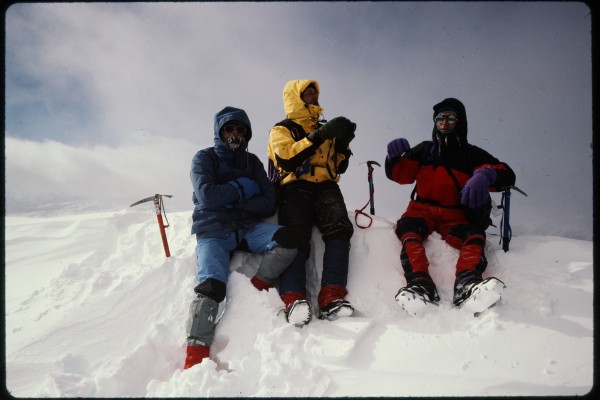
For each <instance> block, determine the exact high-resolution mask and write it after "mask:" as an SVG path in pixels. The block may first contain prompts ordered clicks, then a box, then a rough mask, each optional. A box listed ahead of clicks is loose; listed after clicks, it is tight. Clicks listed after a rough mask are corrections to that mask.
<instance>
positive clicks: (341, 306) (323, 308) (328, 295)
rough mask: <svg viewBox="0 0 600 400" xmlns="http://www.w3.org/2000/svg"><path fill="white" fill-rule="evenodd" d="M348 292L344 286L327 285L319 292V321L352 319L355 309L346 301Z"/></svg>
mask: <svg viewBox="0 0 600 400" xmlns="http://www.w3.org/2000/svg"><path fill="white" fill-rule="evenodd" d="M346 294H348V291H347V290H346V288H345V287H343V286H337V285H326V286H323V287H322V288H321V290H320V291H319V296H318V301H319V319H328V320H330V321H333V320H336V319H338V318H341V317H350V316H351V315H352V314H353V313H354V307H352V305H351V304H350V302H349V301H347V300H345V299H344V297H346Z"/></svg>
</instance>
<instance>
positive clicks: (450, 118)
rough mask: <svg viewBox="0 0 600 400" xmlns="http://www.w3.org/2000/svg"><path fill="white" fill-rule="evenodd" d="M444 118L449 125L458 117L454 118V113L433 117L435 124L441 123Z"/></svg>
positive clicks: (456, 120)
mask: <svg viewBox="0 0 600 400" xmlns="http://www.w3.org/2000/svg"><path fill="white" fill-rule="evenodd" d="M444 120H446V121H447V122H448V123H449V124H450V125H454V124H456V123H457V122H458V118H456V117H455V116H454V115H438V116H437V117H435V118H434V121H435V123H436V124H441V123H442V122H444Z"/></svg>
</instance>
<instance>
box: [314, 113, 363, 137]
mask: <svg viewBox="0 0 600 400" xmlns="http://www.w3.org/2000/svg"><path fill="white" fill-rule="evenodd" d="M350 124H352V122H350V120H349V119H348V118H345V117H335V118H334V119H332V120H330V121H328V122H326V123H325V125H323V126H322V127H321V128H320V131H321V132H323V138H324V139H330V140H333V139H334V138H335V139H339V138H341V137H342V136H343V135H344V133H345V132H346V130H348V129H349V128H350ZM354 127H355V128H356V125H354Z"/></svg>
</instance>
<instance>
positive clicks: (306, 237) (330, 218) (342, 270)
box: [279, 181, 354, 294]
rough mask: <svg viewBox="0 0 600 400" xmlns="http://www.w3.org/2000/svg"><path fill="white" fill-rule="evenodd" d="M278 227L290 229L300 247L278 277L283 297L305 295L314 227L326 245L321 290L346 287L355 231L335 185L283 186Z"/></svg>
mask: <svg viewBox="0 0 600 400" xmlns="http://www.w3.org/2000/svg"><path fill="white" fill-rule="evenodd" d="M279 224H281V225H284V226H286V227H288V228H289V231H290V234H294V235H297V236H296V240H297V243H299V246H298V254H297V256H296V259H295V260H294V262H292V264H291V265H290V266H289V267H288V268H287V269H286V270H285V271H284V272H283V273H282V274H281V276H280V277H279V291H280V293H282V294H283V293H286V292H300V293H303V292H305V286H306V270H305V262H306V260H307V258H308V256H309V255H310V250H311V248H310V240H311V234H312V229H313V226H316V227H317V229H319V231H320V232H321V236H322V238H323V241H324V242H325V254H324V260H323V276H322V286H323V285H338V286H344V287H345V286H346V283H347V277H348V261H349V253H350V238H351V237H352V235H353V234H354V228H353V226H352V222H351V221H350V218H348V210H347V208H346V204H345V203H344V197H343V196H342V192H341V190H340V187H339V186H338V184H337V183H336V182H333V181H327V182H322V183H313V182H306V181H295V182H292V183H289V184H287V185H284V186H283V187H282V188H281V204H280V206H279Z"/></svg>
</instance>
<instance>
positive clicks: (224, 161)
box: [184, 107, 297, 368]
mask: <svg viewBox="0 0 600 400" xmlns="http://www.w3.org/2000/svg"><path fill="white" fill-rule="evenodd" d="M251 138H252V127H251V125H250V120H249V118H248V116H247V115H246V112H245V111H244V110H242V109H239V108H235V107H225V108H224V109H223V110H221V111H219V112H218V113H217V114H216V115H215V129H214V141H215V145H214V147H210V148H206V149H203V150H200V151H199V152H198V153H196V155H195V156H194V159H193V161H192V169H191V172H190V177H191V180H192V185H193V187H194V194H193V201H194V204H195V207H194V213H193V214H192V220H193V223H192V234H195V235H196V239H197V245H196V256H197V262H198V273H197V278H198V282H199V284H198V285H197V286H196V287H195V289H194V291H195V292H196V294H197V298H196V299H194V301H193V302H192V304H191V306H190V320H189V324H188V325H189V327H188V338H187V352H186V353H187V354H186V361H185V366H184V368H190V367H191V366H193V365H195V364H198V363H200V362H201V361H202V360H203V359H204V358H206V357H208V356H209V350H210V345H211V344H212V341H213V338H214V334H215V321H216V318H217V311H218V308H219V306H218V305H219V303H220V302H222V301H223V300H224V299H225V290H226V285H227V278H228V276H229V261H230V254H231V252H233V251H234V250H235V249H238V248H240V246H242V247H243V248H244V249H246V250H249V251H251V252H252V253H258V254H263V255H264V257H263V258H262V261H261V264H260V266H259V268H258V271H257V272H256V275H255V276H254V277H253V278H252V279H251V281H252V284H253V285H254V286H255V287H256V288H257V289H259V290H265V289H268V288H271V287H273V285H274V283H275V281H276V279H277V278H278V277H279V275H280V274H281V272H283V270H284V269H285V268H286V267H287V266H288V265H289V264H290V263H291V261H292V260H293V259H294V257H295V255H296V253H297V249H296V248H297V245H296V244H295V243H294V235H291V234H289V233H288V228H285V227H282V226H280V225H277V224H273V223H268V222H264V221H263V220H264V218H266V217H269V216H272V215H273V214H274V213H275V190H274V188H273V185H272V184H271V182H270V181H269V179H268V177H267V173H266V171H265V169H264V167H263V164H262V162H261V161H260V160H259V159H258V157H257V156H256V155H254V154H252V153H250V152H248V148H247V145H248V142H249V141H250V139H251Z"/></svg>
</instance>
